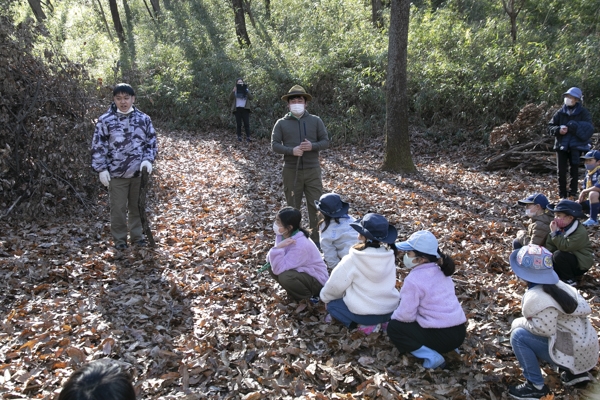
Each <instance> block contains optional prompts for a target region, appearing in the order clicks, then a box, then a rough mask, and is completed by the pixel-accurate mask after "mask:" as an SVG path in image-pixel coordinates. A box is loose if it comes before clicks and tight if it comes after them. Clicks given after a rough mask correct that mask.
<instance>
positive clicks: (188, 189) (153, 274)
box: [0, 132, 600, 399]
mask: <svg viewBox="0 0 600 400" xmlns="http://www.w3.org/2000/svg"><path fill="white" fill-rule="evenodd" d="M233 137H234V136H233V135H232V134H231V133H227V132H215V133H208V134H197V133H192V132H161V133H160V136H159V140H160V144H159V146H160V156H159V157H160V158H159V160H158V161H157V163H156V165H155V167H156V168H155V172H154V173H153V177H152V187H151V189H150V192H149V196H150V197H149V199H148V205H149V210H148V217H149V219H150V221H151V224H152V228H153V231H154V237H155V240H156V241H157V243H158V245H157V247H156V248H153V249H149V248H131V249H129V250H127V251H124V252H117V251H116V250H114V249H113V248H112V247H111V245H110V242H111V241H110V230H109V223H108V215H109V214H108V208H107V200H108V198H107V194H106V191H101V193H100V195H99V197H98V199H97V202H98V204H100V206H101V208H102V210H101V212H99V213H97V214H96V215H95V217H94V218H91V219H90V218H87V217H86V218H83V217H78V216H77V214H73V215H71V216H69V217H62V218H56V219H53V220H44V221H37V222H25V221H21V220H18V219H17V218H14V219H9V220H8V221H0V227H1V230H0V232H1V234H0V267H1V268H0V274H1V275H0V299H1V301H0V312H1V314H0V315H1V316H2V317H1V319H0V323H1V324H2V325H1V329H0V357H1V358H0V361H1V362H2V363H1V364H0V393H1V395H2V397H3V398H9V399H19V398H32V399H52V398H53V396H54V395H55V394H56V393H58V391H59V390H60V387H61V385H62V384H63V383H64V382H65V380H66V379H67V378H68V377H69V376H70V374H71V373H72V372H73V371H74V370H75V369H77V368H78V367H80V366H81V365H82V364H84V363H85V362H89V361H91V360H93V359H97V358H102V357H110V358H113V359H116V360H119V362H121V363H122V364H123V365H124V366H125V367H126V368H127V369H128V370H129V371H130V373H131V374H132V376H133V380H134V383H135V386H136V390H137V391H138V393H139V396H138V398H140V399H352V398H356V399H358V398H362V399H399V398H405V399H504V398H507V395H506V385H507V384H514V383H516V382H517V380H518V379H521V371H520V368H519V366H518V363H517V362H516V359H515V357H514V355H513V353H512V350H511V347H510V343H509V336H508V333H509V329H510V323H511V321H512V320H513V319H514V318H515V317H517V316H519V315H520V299H521V296H522V294H523V290H524V289H523V288H522V287H521V286H520V285H519V283H518V282H517V280H516V279H515V277H514V275H513V274H512V273H510V267H509V266H508V263H507V260H508V256H509V254H510V249H511V243H512V240H513V238H514V236H515V235H516V232H517V230H518V229H522V228H524V225H523V222H524V218H523V216H522V211H523V210H522V209H521V208H520V207H517V206H516V202H517V200H518V199H520V198H522V197H524V196H525V195H527V194H529V193H531V192H535V191H541V192H545V193H547V194H548V195H549V197H550V198H551V199H552V200H555V199H554V197H555V196H554V192H555V190H554V187H555V177H554V176H553V175H551V174H543V175H540V174H531V173H528V172H515V171H508V172H489V171H485V170H484V169H483V167H481V165H483V162H481V156H478V154H481V152H477V151H471V152H469V151H468V150H467V149H466V148H463V149H461V150H460V151H456V150H455V151H454V152H446V151H444V150H435V153H433V152H432V150H431V149H432V148H435V146H434V145H431V144H428V143H425V142H423V143H421V142H422V141H423V139H421V138H417V140H415V142H414V143H413V146H414V148H415V150H414V152H413V154H415V162H416V164H417V167H418V170H419V172H420V173H419V174H418V175H414V176H401V175H398V174H395V173H389V172H383V171H381V170H380V165H381V160H382V157H383V152H384V145H383V141H382V140H373V141H370V142H368V143H367V142H365V143H361V144H358V145H342V146H334V147H333V148H331V149H330V150H328V151H325V152H323V153H322V167H323V183H324V187H325V190H326V191H334V192H337V193H340V194H341V195H342V196H343V197H344V198H345V199H346V200H348V201H349V202H350V203H351V210H350V212H351V214H352V215H354V216H357V217H360V216H362V215H364V214H366V213H367V212H379V213H381V214H383V215H385V216H386V217H388V218H389V220H390V221H391V222H392V223H393V224H394V225H395V226H396V227H397V228H398V230H399V239H405V238H406V237H408V235H410V234H411V233H412V232H414V231H416V230H420V229H430V230H431V231H432V232H433V233H434V234H435V235H436V236H437V237H438V239H440V243H441V244H442V249H443V250H444V251H445V252H447V253H450V254H452V255H453V257H454V258H455V260H456V261H457V273H456V275H455V276H454V280H455V283H456V290H457V294H458V297H459V299H460V300H461V302H462V305H463V308H464V310H465V312H466V314H467V316H468V320H469V322H468V335H467V339H466V341H465V343H464V344H463V345H462V346H461V347H460V349H459V351H460V353H449V354H446V355H445V356H446V359H447V361H448V362H447V367H446V368H445V369H444V370H436V371H429V370H425V369H423V368H422V367H421V362H420V361H419V360H417V359H416V358H414V357H412V356H411V355H406V354H402V355H400V354H399V353H398V352H397V350H396V349H395V348H394V347H393V346H392V345H391V343H390V341H389V339H388V338H387V337H386V335H385V333H375V334H372V335H370V336H364V335H363V334H362V333H359V332H355V331H348V330H347V329H346V328H345V327H343V326H341V325H339V324H335V323H334V324H327V323H325V322H324V321H323V319H324V317H325V315H326V310H325V309H324V307H323V305H322V304H318V305H313V304H311V303H307V302H299V303H298V302H293V301H290V300H289V299H288V298H287V296H286V294H285V292H284V291H283V290H282V289H281V288H280V287H278V285H276V284H275V283H274V282H273V280H272V279H271V278H270V277H269V276H268V274H267V273H263V274H257V269H258V268H259V267H260V266H261V265H262V264H263V263H264V259H265V255H266V252H267V251H268V249H269V248H270V246H271V244H272V242H273V240H274V237H273V233H272V231H271V229H270V227H271V225H272V221H273V218H274V215H275V213H276V211H277V210H278V209H279V208H281V207H282V206H284V197H283V194H282V190H281V182H280V176H281V160H280V157H279V156H277V155H275V154H274V153H273V152H271V151H270V148H269V143H268V142H267V141H265V140H261V141H257V142H253V143H251V144H249V145H247V144H238V143H237V142H235V144H234V141H233ZM419 149H429V152H427V153H421V152H420V150H419ZM96 184H98V185H99V183H96ZM590 234H591V238H592V241H593V242H594V249H595V250H596V253H597V249H598V246H597V245H598V240H597V238H596V236H597V230H595V229H593V230H591V231H590ZM597 255H598V254H597ZM404 276H406V271H405V270H404V269H402V268H400V267H399V268H398V287H400V286H401V284H402V280H403V278H404ZM598 280H599V276H598V272H597V265H596V266H594V267H593V268H592V270H591V271H590V272H589V273H588V275H587V276H586V277H585V278H584V280H583V282H582V284H581V290H582V292H583V293H584V295H585V296H586V298H587V299H588V300H589V301H590V302H591V304H592V308H593V310H594V313H593V317H592V321H593V324H594V325H595V327H596V328H599V327H600V319H599V317H598V308H599V305H598V299H597V294H598V293H597V292H598V289H597V288H598V286H599V285H598ZM544 371H545V373H546V374H547V375H548V376H547V382H548V384H549V385H550V387H551V389H552V390H553V391H554V393H555V395H556V396H557V398H563V399H580V398H585V393H586V392H585V390H583V389H579V388H574V387H562V385H561V384H560V378H559V377H558V375H557V374H556V373H555V372H553V371H552V370H551V369H550V368H549V367H545V368H544ZM595 373H596V371H595V370H594V374H595Z"/></svg>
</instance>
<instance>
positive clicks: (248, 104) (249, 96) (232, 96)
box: [229, 89, 254, 114]
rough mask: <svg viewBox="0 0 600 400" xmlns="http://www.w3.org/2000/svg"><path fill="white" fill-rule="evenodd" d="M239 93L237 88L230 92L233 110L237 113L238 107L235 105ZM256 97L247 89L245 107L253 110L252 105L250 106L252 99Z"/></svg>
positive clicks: (250, 110)
mask: <svg viewBox="0 0 600 400" xmlns="http://www.w3.org/2000/svg"><path fill="white" fill-rule="evenodd" d="M236 94H237V90H232V91H231V92H229V102H230V103H231V112H232V113H233V114H235V111H236V109H237V107H236V106H235V96H236ZM252 99H254V95H253V94H252V93H251V92H250V90H248V89H246V105H245V106H244V108H245V109H246V110H248V111H249V112H252V107H250V100H252Z"/></svg>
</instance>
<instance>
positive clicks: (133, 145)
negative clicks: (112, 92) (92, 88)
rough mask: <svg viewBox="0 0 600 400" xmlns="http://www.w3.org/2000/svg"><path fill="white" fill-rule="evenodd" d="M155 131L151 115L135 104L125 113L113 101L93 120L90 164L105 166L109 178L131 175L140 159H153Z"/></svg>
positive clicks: (98, 169)
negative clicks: (119, 111)
mask: <svg viewBox="0 0 600 400" xmlns="http://www.w3.org/2000/svg"><path fill="white" fill-rule="evenodd" d="M156 153H157V146H156V132H155V131H154V127H153V126H152V121H151V120H150V117H149V116H147V115H146V114H144V113H143V112H141V111H140V110H138V109H137V108H135V106H134V110H133V111H132V112H131V113H130V114H127V115H124V114H120V113H117V107H116V106H115V105H114V104H112V105H111V106H110V108H109V109H108V111H107V112H106V113H104V114H102V116H100V118H98V123H97V124H96V130H95V131H94V138H93V140H92V168H93V169H94V171H96V172H102V171H106V170H108V172H109V173H110V176H111V178H133V177H136V176H139V174H140V164H141V163H142V161H150V162H151V163H153V162H154V159H155V157H156Z"/></svg>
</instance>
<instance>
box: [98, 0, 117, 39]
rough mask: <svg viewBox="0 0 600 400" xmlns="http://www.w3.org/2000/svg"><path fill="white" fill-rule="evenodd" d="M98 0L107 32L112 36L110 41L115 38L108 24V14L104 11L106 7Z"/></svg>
mask: <svg viewBox="0 0 600 400" xmlns="http://www.w3.org/2000/svg"><path fill="white" fill-rule="evenodd" d="M96 1H97V2H98V7H100V15H101V16H102V21H104V26H105V27H106V32H108V37H109V38H110V41H111V42H112V41H113V40H114V39H113V35H112V33H111V31H110V27H109V26H108V21H107V19H106V14H105V13H104V7H102V3H101V2H100V0H96Z"/></svg>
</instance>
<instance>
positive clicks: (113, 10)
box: [108, 0, 125, 43]
mask: <svg viewBox="0 0 600 400" xmlns="http://www.w3.org/2000/svg"><path fill="white" fill-rule="evenodd" d="M108 4H109V5H110V15H111V16H112V20H113V24H114V26H115V30H116V31H117V37H118V38H119V42H121V43H125V31H124V29H123V24H121V17H119V8H118V7H117V0H108Z"/></svg>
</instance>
